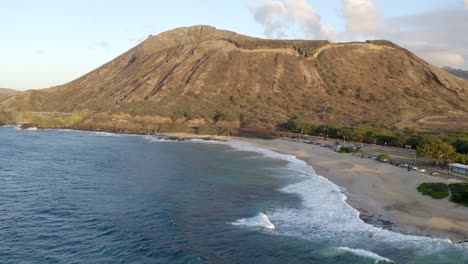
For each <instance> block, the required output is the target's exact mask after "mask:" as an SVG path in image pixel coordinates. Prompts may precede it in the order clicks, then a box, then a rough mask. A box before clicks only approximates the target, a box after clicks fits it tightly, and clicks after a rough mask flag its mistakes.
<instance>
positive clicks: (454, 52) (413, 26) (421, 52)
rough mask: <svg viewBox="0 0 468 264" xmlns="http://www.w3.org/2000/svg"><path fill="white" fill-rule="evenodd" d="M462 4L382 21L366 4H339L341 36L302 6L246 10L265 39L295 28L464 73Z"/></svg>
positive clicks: (274, 0)
mask: <svg viewBox="0 0 468 264" xmlns="http://www.w3.org/2000/svg"><path fill="white" fill-rule="evenodd" d="M459 1H460V3H461V0H459ZM463 2H464V6H465V8H462V7H461V6H459V7H458V8H457V7H452V8H445V9H444V8H442V9H441V8H439V9H437V10H432V11H426V12H423V13H419V14H413V15H407V16H398V17H384V16H383V14H382V13H381V12H380V11H379V10H378V9H377V7H376V5H375V4H374V2H373V1H372V0H342V5H343V6H342V9H341V11H342V14H341V15H342V18H343V19H344V22H345V25H346V27H345V30H344V31H342V32H336V31H335V30H334V29H333V28H332V27H331V26H328V25H323V24H322V23H321V17H320V15H319V14H318V13H317V12H316V11H315V9H314V7H313V6H312V5H310V4H309V2H308V1H307V0H268V1H266V2H264V3H263V4H261V5H257V6H253V7H252V6H250V7H249V9H250V10H251V12H252V14H253V15H254V18H255V20H256V21H257V22H258V23H259V24H261V25H262V26H263V27H264V33H265V35H266V36H267V37H270V38H285V37H290V34H289V32H293V31H294V29H297V28H298V29H299V31H300V33H301V34H302V36H303V37H304V38H306V39H328V40H331V41H353V40H356V39H358V40H361V39H362V38H363V37H365V38H368V39H372V38H374V39H375V38H379V39H388V40H391V41H393V42H395V43H396V44H398V45H401V46H403V47H405V48H407V49H409V50H411V51H412V52H414V53H416V55H418V56H420V57H422V58H423V59H425V60H427V61H428V62H430V63H432V64H435V65H437V66H451V67H460V68H464V69H468V37H467V32H468V23H466V22H465V21H468V0H464V1H463Z"/></svg>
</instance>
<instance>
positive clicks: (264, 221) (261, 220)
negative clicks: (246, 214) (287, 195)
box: [232, 213, 275, 229]
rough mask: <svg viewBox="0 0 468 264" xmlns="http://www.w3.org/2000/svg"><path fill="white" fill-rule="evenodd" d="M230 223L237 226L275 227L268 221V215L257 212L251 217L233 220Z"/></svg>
mask: <svg viewBox="0 0 468 264" xmlns="http://www.w3.org/2000/svg"><path fill="white" fill-rule="evenodd" d="M232 224H233V225H237V226H246V227H259V228H267V229H275V225H274V224H273V223H272V222H271V221H270V219H269V218H268V216H267V215H266V214H264V213H259V214H258V215H256V216H254V217H251V218H244V219H239V220H237V221H235V222H233V223H232Z"/></svg>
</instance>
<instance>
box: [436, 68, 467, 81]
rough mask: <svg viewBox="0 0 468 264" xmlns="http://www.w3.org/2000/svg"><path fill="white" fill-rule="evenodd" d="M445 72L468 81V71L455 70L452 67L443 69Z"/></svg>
mask: <svg viewBox="0 0 468 264" xmlns="http://www.w3.org/2000/svg"><path fill="white" fill-rule="evenodd" d="M442 69H443V70H444V71H446V72H448V73H450V74H453V75H455V76H457V77H460V78H463V79H468V71H464V70H460V69H454V68H451V67H443V68H442Z"/></svg>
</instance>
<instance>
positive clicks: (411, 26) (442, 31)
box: [383, 8, 468, 69]
mask: <svg viewBox="0 0 468 264" xmlns="http://www.w3.org/2000/svg"><path fill="white" fill-rule="evenodd" d="M465 21H468V12H467V11H466V10H462V9H456V8H449V9H441V10H434V11H429V12H425V13H420V14H415V15H409V16H400V17H392V18H387V19H386V20H385V23H384V24H385V28H386V29H388V32H387V33H386V34H385V35H384V36H383V37H385V38H387V39H390V40H392V41H393V42H395V43H397V44H399V45H402V46H403V47H405V48H407V49H409V50H411V51H413V52H415V53H416V54H417V55H419V56H421V57H422V58H424V59H426V60H427V61H429V62H431V63H433V64H435V65H437V66H451V67H462V68H465V69H466V68H468V37H466V33H467V32H468V24H467V23H465Z"/></svg>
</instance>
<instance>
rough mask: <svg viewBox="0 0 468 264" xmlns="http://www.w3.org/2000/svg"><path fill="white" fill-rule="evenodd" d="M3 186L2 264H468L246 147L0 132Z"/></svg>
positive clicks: (295, 165)
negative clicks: (369, 217) (376, 222)
mask: <svg viewBox="0 0 468 264" xmlns="http://www.w3.org/2000/svg"><path fill="white" fill-rule="evenodd" d="M0 183H1V184H0V263H378V262H380V263H385V262H390V261H393V262H395V263H468V250H467V249H466V248H465V247H463V245H452V244H451V243H450V242H449V241H446V240H437V239H429V238H424V237H414V236H405V235H401V234H396V233H392V232H389V231H385V230H382V229H380V228H376V227H373V226H370V225H367V224H365V223H363V222H362V221H360V220H359V219H358V217H357V212H356V211H355V210H354V209H353V208H351V207H349V206H348V205H347V204H346V203H345V202H344V200H345V196H344V195H343V194H342V193H341V191H340V189H339V188H338V187H337V186H335V185H333V184H332V183H330V182H329V181H327V180H326V179H324V178H322V177H320V176H318V175H316V174H315V172H314V171H313V169H312V168H310V167H308V166H306V164H304V163H303V162H301V161H298V160H296V159H295V158H294V157H291V156H286V155H280V154H276V153H273V152H270V151H268V150H262V149H257V148H254V147H252V146H249V145H246V144H244V143H239V142H233V143H227V144H220V143H214V142H211V143H206V142H204V143H201V142H184V143H181V142H167V141H164V140H160V139H157V138H155V137H148V136H146V137H145V136H130V135H113V134H108V133H91V132H75V131H59V130H44V131H39V130H38V131H18V130H17V129H16V128H15V127H0ZM273 226H274V228H273Z"/></svg>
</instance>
